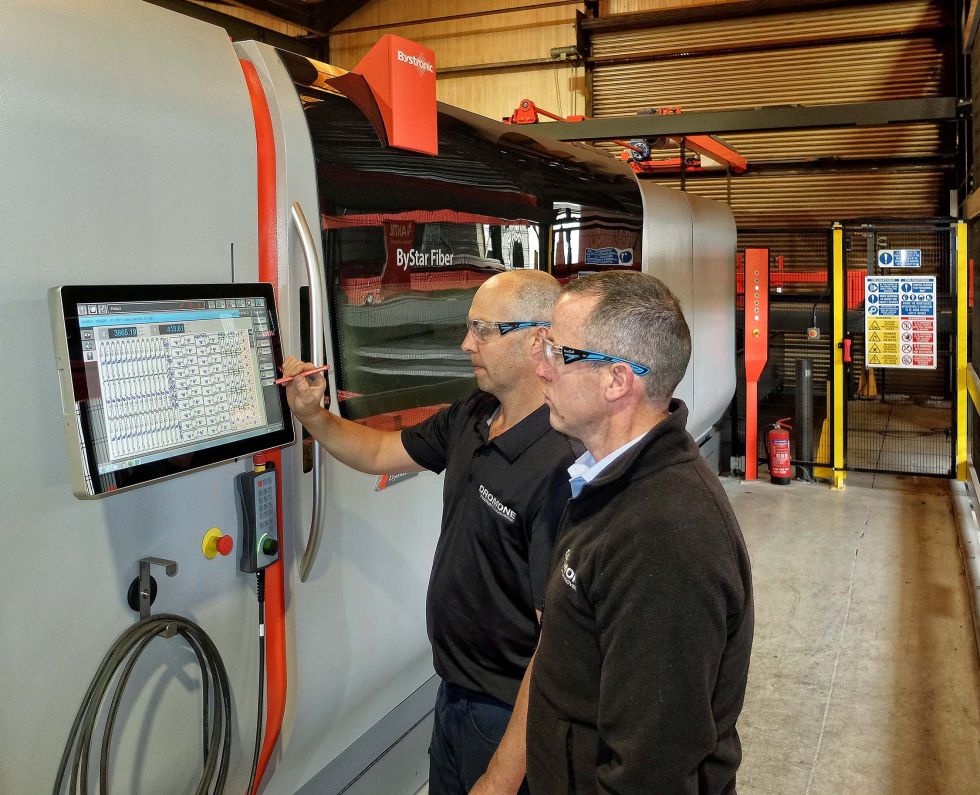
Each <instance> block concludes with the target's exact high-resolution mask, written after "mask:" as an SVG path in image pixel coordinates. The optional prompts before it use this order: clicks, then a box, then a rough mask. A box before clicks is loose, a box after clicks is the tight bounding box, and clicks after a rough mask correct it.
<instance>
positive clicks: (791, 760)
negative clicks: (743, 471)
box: [724, 474, 980, 795]
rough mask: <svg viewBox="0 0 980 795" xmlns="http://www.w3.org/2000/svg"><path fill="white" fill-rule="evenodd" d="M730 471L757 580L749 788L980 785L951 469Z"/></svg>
mask: <svg viewBox="0 0 980 795" xmlns="http://www.w3.org/2000/svg"><path fill="white" fill-rule="evenodd" d="M724 483H725V489H726V491H727V492H728V494H729V497H730V498H731V501H732V504H733V506H734V508H735V512H736V513H737V514H738V517H739V520H740V522H741V525H742V529H743V532H744V534H745V538H746V543H747V544H748V547H749V552H750V554H751V556H752V562H753V573H754V581H755V587H756V611H757V612H756V635H755V647H754V651H753V655H752V667H751V669H750V674H749V687H748V692H747V694H746V703H745V708H744V710H743V712H742V717H741V719H740V720H739V729H740V732H741V735H742V742H743V750H744V761H743V764H742V767H741V769H740V771H739V787H738V790H739V793H740V794H741V795H762V794H763V793H765V794H766V795H769V794H770V793H772V794H773V795H777V794H778V795H783V794H784V793H807V794H808V795H809V794H810V793H812V794H813V795H818V794H819V793H826V794H827V795H830V793H833V794H834V795H837V794H838V793H909V795H911V794H912V793H915V795H922V794H923V793H980V674H978V668H980V666H978V660H977V649H976V646H975V641H974V635H973V625H972V618H971V615H970V611H969V605H968V602H967V597H968V593H967V591H968V588H967V584H966V579H965V575H964V574H963V570H962V565H961V562H960V557H959V553H958V548H957V540H956V528H955V525H954V521H953V514H952V508H951V505H950V499H949V493H948V484H947V482H946V481H942V480H933V479H925V478H911V477H910V478H896V477H885V476H881V475H878V476H873V475H860V474H851V475H849V476H848V479H847V483H848V485H847V489H846V490H845V491H844V492H843V493H839V492H832V491H830V489H829V488H827V487H826V486H824V485H810V484H803V483H793V484H791V485H789V486H772V485H770V484H769V483H761V482H759V483H752V484H747V483H741V482H739V481H735V480H726V481H724Z"/></svg>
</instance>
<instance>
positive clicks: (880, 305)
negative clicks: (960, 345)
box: [864, 276, 937, 370]
mask: <svg viewBox="0 0 980 795" xmlns="http://www.w3.org/2000/svg"><path fill="white" fill-rule="evenodd" d="M936 352H937V343H936V277H935V276H866V277H865V279H864V361H865V364H866V365H867V366H868V367H901V368H907V369H920V370H925V369H928V370H935V369H936Z"/></svg>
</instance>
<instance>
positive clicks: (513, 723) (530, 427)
mask: <svg viewBox="0 0 980 795" xmlns="http://www.w3.org/2000/svg"><path fill="white" fill-rule="evenodd" d="M558 292H559V285H558V282H557V281H556V280H555V279H554V278H553V277H551V276H549V275H548V274H546V273H543V272H541V271H533V270H518V271H508V272H505V273H501V274H498V275H496V276H494V277H493V278H491V279H489V280H488V281H487V282H486V283H484V285H483V286H482V287H480V289H479V290H478V291H477V293H476V295H475V296H474V298H473V304H472V306H471V307H470V312H469V317H468V318H467V332H466V336H465V338H464V339H463V342H462V348H463V350H464V351H465V352H466V353H468V354H469V355H470V361H471V363H472V366H473V373H474V375H475V376H476V382H477V386H478V387H479V388H478V389H477V390H476V391H475V392H473V394H472V395H470V396H469V397H467V398H465V399H463V400H460V401H458V402H456V403H454V404H453V405H452V406H450V407H449V408H447V409H444V410H443V411H441V412H439V413H438V414H436V415H434V416H433V417H430V418H429V419H428V420H426V421H425V422H423V423H422V424H421V425H418V426H415V427H413V428H409V429H406V430H404V431H401V432H384V431H378V430H374V429H371V428H367V427H364V426H363V425H359V424H357V423H354V422H350V421H348V420H344V419H342V418H340V417H338V416H337V415H335V414H331V413H330V412H329V411H327V410H325V409H323V408H322V407H321V402H322V399H323V393H324V389H325V386H326V381H325V379H324V378H323V376H322V375H320V374H317V375H315V376H309V377H307V378H297V379H296V380H294V381H293V382H292V383H291V384H290V386H289V388H288V389H287V391H286V394H287V397H288V399H289V405H290V407H291V408H292V410H293V413H294V414H295V415H296V417H297V419H299V420H300V421H301V422H302V423H303V425H305V426H306V428H307V430H309V431H310V433H311V434H312V435H313V436H314V437H315V438H316V440H317V441H318V442H320V444H321V445H323V447H325V448H326V449H327V450H328V451H329V452H330V454H331V455H333V456H334V457H335V458H337V459H338V460H340V461H342V462H343V463H345V464H347V465H348V466H351V467H353V468H355V469H358V470H360V471H362V472H369V473H374V474H381V473H395V472H418V471H421V470H424V469H429V470H431V471H433V472H437V473H438V472H442V471H443V470H445V471H446V479H445V486H444V489H443V512H442V530H441V533H440V536H439V543H438V545H437V547H436V552H435V559H434V561H433V564H432V574H431V577H430V579H429V592H428V597H427V599H426V622H427V625H428V632H429V639H430V641H431V642H432V657H433V663H434V666H435V669H436V673H438V674H439V676H440V677H441V678H442V680H443V681H442V685H441V687H440V689H439V696H438V698H437V701H436V710H435V725H434V727H433V734H432V743H431V745H430V748H429V755H430V763H429V792H430V793H431V795H457V794H458V795H463V794H464V793H474V795H491V794H494V795H495V794H497V793H499V794H500V795H503V794H504V793H508V794H512V793H515V792H521V793H526V792H527V784H526V783H524V767H525V725H526V715H527V692H528V685H529V679H530V662H531V658H532V656H533V654H534V650H535V647H536V645H537V639H538V624H539V621H540V616H541V610H542V609H543V606H544V585H545V580H546V577H547V567H548V564H549V560H550V557H551V550H552V546H553V543H554V534H555V530H556V528H557V526H558V522H559V520H560V517H561V512H562V510H563V509H564V507H565V503H566V501H567V500H568V498H569V496H570V494H571V492H570V489H569V485H568V476H567V467H568V466H569V465H570V464H571V463H572V461H573V460H574V458H575V455H574V453H573V452H572V448H571V446H570V444H569V442H568V440H567V439H566V438H565V437H564V436H562V435H561V434H559V433H558V432H556V431H554V430H553V429H552V428H551V425H550V423H549V420H548V409H547V408H546V407H545V406H544V405H543V402H544V401H543V398H542V389H541V382H540V380H539V379H538V378H537V376H536V375H535V372H534V368H535V361H534V358H533V356H532V352H533V348H534V346H535V344H536V342H535V339H536V338H535V330H536V329H537V328H540V327H543V326H547V325H548V323H549V321H550V319H551V307H552V305H553V304H554V301H555V299H556V298H557V297H558ZM310 368H311V365H308V364H305V363H303V362H300V361H297V360H296V359H293V358H292V357H290V358H289V359H287V360H286V362H285V364H284V366H283V372H284V373H285V375H287V376H289V375H298V374H299V373H302V372H303V371H304V370H307V369H310Z"/></svg>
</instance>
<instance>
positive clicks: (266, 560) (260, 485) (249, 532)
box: [235, 469, 279, 574]
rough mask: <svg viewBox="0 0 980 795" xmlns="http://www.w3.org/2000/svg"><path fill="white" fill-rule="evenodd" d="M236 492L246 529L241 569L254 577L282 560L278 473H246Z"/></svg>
mask: <svg viewBox="0 0 980 795" xmlns="http://www.w3.org/2000/svg"><path fill="white" fill-rule="evenodd" d="M235 489H236V491H237V493H238V508H239V518H240V523H241V530H242V535H241V549H242V557H241V561H240V563H239V568H240V569H241V570H242V571H243V572H245V573H247V574H254V573H255V572H257V571H260V570H262V569H264V568H265V567H266V566H268V565H270V564H272V563H275V562H276V561H277V560H279V529H278V522H277V516H276V513H277V503H276V471H275V470H274V469H266V470H265V471H264V472H243V473H242V474H241V475H239V476H238V477H237V478H235Z"/></svg>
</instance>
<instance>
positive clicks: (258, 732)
mask: <svg viewBox="0 0 980 795" xmlns="http://www.w3.org/2000/svg"><path fill="white" fill-rule="evenodd" d="M255 586H256V588H255V592H256V595H257V596H258V600H259V699H258V715H257V716H256V718H255V751H254V752H253V753H252V773H251V775H249V777H248V789H247V790H245V795H252V788H253V787H254V786H255V774H256V772H257V771H258V769H259V753H260V752H261V750H262V726H263V719H264V713H265V571H259V572H256V574H255Z"/></svg>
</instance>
